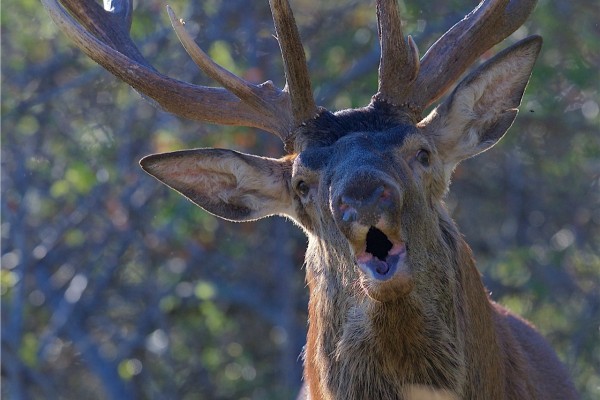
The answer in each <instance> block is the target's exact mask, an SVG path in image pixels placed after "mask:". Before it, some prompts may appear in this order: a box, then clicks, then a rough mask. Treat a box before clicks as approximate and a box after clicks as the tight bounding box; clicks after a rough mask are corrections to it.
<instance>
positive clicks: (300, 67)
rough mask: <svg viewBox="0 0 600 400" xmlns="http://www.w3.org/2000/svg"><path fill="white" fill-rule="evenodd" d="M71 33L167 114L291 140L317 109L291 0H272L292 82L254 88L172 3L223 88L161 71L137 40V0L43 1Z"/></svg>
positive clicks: (202, 63) (180, 28)
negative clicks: (213, 52)
mask: <svg viewBox="0 0 600 400" xmlns="http://www.w3.org/2000/svg"><path fill="white" fill-rule="evenodd" d="M42 3H43V4H44V6H45V7H46V9H47V10H48V12H49V14H50V16H51V17H52V19H53V20H54V21H55V23H56V24H57V25H58V26H59V27H60V28H61V30H62V31H63V32H65V33H66V34H67V36H69V38H70V39H71V40H73V41H74V42H75V44H76V45H77V46H78V47H79V48H80V49H81V50H82V51H83V52H84V53H86V54H87V55H88V56H89V57H90V58H92V59H93V60H94V61H96V62H97V63H98V64H100V65H102V66H103V67H104V68H106V69H107V70H108V71H110V72H111V73H112V74H114V75H116V76H117V77H118V78H120V79H122V80H123V81H125V82H126V83H128V84H129V85H130V86H132V87H133V88H134V89H136V90H137V91H138V92H140V93H141V94H143V95H144V96H145V97H147V98H149V99H151V100H152V101H153V102H154V103H156V104H157V105H158V106H160V107H161V108H162V109H164V110H165V111H168V112H170V113H173V114H176V115H179V116H181V117H185V118H189V119H193V120H198V121H205V122H212V123H216V124H225V125H239V126H251V127H256V128H260V129H263V130H265V131H268V132H270V133H273V134H275V135H276V136H278V137H279V138H280V139H282V140H283V141H284V142H285V141H286V139H287V138H288V136H289V135H290V133H291V132H292V131H293V130H294V129H295V128H296V127H297V126H298V125H300V124H301V123H302V122H303V121H304V120H305V119H307V118H310V117H312V116H313V115H314V113H315V112H316V106H315V103H314V100H313V98H312V92H311V89H310V80H309V77H308V72H307V67H306V61H305V57H304V50H303V48H302V45H301V43H300V36H299V34H298V29H297V27H296V24H295V22H294V17H293V15H292V13H291V10H290V7H289V4H288V3H287V1H272V2H271V11H272V13H273V19H274V21H275V26H276V30H277V35H278V37H279V43H280V46H281V49H282V55H283V57H284V65H285V73H286V80H287V83H286V86H285V88H284V89H283V90H280V89H278V88H276V87H275V86H274V85H273V83H272V82H271V81H267V82H264V83H263V84H260V85H254V84H252V83H250V82H247V81H245V80H244V79H242V78H240V77H238V76H236V75H234V74H232V73H231V72H229V71H227V70H225V69H224V68H222V67H220V66H219V65H217V64H216V63H214V61H212V60H211V59H210V57H208V55H206V53H204V52H203V51H202V50H201V49H200V48H199V47H198V46H197V45H196V43H195V42H194V40H193V39H192V38H191V36H190V35H189V34H188V32H187V31H186V30H185V27H184V23H183V21H181V20H178V19H177V17H176V16H175V14H174V12H173V10H172V9H171V8H170V7H167V11H168V13H169V18H170V19H171V23H172V25H173V28H174V29H175V32H176V33H177V36H178V37H179V39H180V41H181V43H182V44H183V46H184V47H185V49H186V51H187V52H188V54H190V56H191V57H192V59H193V60H194V62H195V63H196V64H197V65H198V66H199V67H200V69H201V70H202V71H204V72H205V73H206V74H207V75H209V76H210V77H211V78H213V79H214V80H215V81H217V82H219V83H220V84H221V85H222V86H223V88H214V87H206V86H199V85H193V84H190V83H186V82H182V81H179V80H176V79H173V78H170V77H168V76H166V75H163V74H161V73H159V72H158V71H157V70H156V69H155V68H154V67H153V66H152V65H151V64H150V63H149V62H148V61H147V60H146V59H145V58H144V57H143V55H142V54H141V52H140V51H139V49H138V48H137V47H136V45H135V44H134V43H133V41H132V40H131V37H130V35H129V30H130V27H131V19H132V0H126V1H125V0H105V1H104V9H102V8H101V7H100V6H99V5H98V4H97V3H96V2H95V1H94V0H60V2H59V0H42Z"/></svg>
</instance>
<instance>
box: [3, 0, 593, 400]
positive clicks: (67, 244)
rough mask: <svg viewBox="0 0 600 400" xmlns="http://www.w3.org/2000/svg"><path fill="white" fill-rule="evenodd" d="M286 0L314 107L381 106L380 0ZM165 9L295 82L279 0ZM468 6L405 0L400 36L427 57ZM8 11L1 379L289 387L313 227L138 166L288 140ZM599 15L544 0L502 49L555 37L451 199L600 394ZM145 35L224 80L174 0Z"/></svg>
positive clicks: (104, 388)
mask: <svg viewBox="0 0 600 400" xmlns="http://www.w3.org/2000/svg"><path fill="white" fill-rule="evenodd" d="M292 3H293V4H292V6H293V8H294V12H295V14H296V17H297V20H298V24H299V26H300V30H301V32H302V35H303V41H304V45H305V48H306V50H307V58H308V61H309V68H310V71H311V76H312V78H313V90H314V92H315V98H316V99H317V102H318V103H319V104H322V105H324V106H326V107H328V108H331V109H342V108H347V107H356V106H362V105H365V104H367V103H368V102H369V100H370V97H371V95H372V94H373V92H374V91H375V89H376V87H377V73H376V70H377V62H378V53H377V52H375V51H374V48H376V45H377V33H376V25H375V11H374V6H373V3H372V2H368V1H356V0H350V1H338V0H336V1H334V0H328V1H322V2H315V1H313V0H297V1H294V2H292ZM170 4H171V6H172V7H173V8H174V9H175V10H176V11H177V12H178V14H179V15H180V16H181V17H182V18H184V19H185V20H186V21H187V24H188V27H190V29H191V31H192V32H193V33H194V34H196V41H197V42H198V43H199V44H200V45H201V46H202V47H203V48H204V49H205V50H207V52H208V53H209V54H210V55H211V56H212V57H213V58H215V59H216V60H217V61H218V62H219V63H221V64H222V65H223V66H225V67H226V68H228V69H230V70H232V71H234V72H235V73H237V74H239V75H241V76H244V77H245V78H246V79H248V80H250V81H252V82H256V83H260V82H263V81H265V80H267V79H272V80H273V81H274V82H275V84H276V85H278V86H282V85H283V73H282V69H281V61H280V57H279V53H278V51H279V50H278V46H277V42H276V40H275V39H273V37H272V33H273V28H272V20H271V17H270V15H269V10H268V4H267V2H266V1H265V2H264V3H263V2H260V4H258V3H255V2H252V3H250V2H242V1H216V0H211V1H203V2H199V3H198V2H189V1H186V0H175V1H172V2H171V3H170ZM473 5H474V3H473V2H468V1H465V0H453V1H446V2H442V1H434V2H412V1H411V2H405V1H401V2H400V8H401V11H402V15H403V18H404V20H405V21H406V25H405V27H404V29H405V32H406V33H409V32H410V33H412V35H413V37H414V39H415V41H416V42H417V44H418V46H419V48H420V49H421V53H423V52H424V50H425V49H426V48H427V47H428V46H429V45H430V44H431V43H432V42H433V41H434V40H435V39H436V38H437V37H439V35H440V34H441V33H443V32H444V31H445V30H446V29H448V28H449V27H450V26H451V25H452V24H454V23H455V22H456V21H458V20H459V19H460V18H462V16H463V15H464V14H465V13H466V12H468V11H470V9H471V8H472V7H473ZM3 6H4V8H3V12H2V14H1V15H0V21H1V24H2V39H3V40H2V93H1V96H2V105H1V112H2V197H1V205H2V224H1V229H0V232H1V235H2V259H1V263H2V269H1V270H0V284H1V288H0V294H1V296H2V369H3V375H2V395H3V396H4V397H6V398H15V399H17V398H29V397H31V398H91V399H96V398H115V399H117V398H119V399H120V398H180V399H186V398H189V399H197V398H207V399H209V398H214V399H230V398H245V399H251V398H252V399H280V398H291V397H292V396H293V395H294V394H295V393H296V391H297V388H298V386H299V384H300V379H301V362H300V361H298V354H299V353H300V350H301V347H302V345H303V344H304V340H305V339H304V338H305V328H306V288H305V284H304V277H303V273H304V271H303V270H302V269H301V265H302V256H303V251H304V246H305V239H304V238H303V237H302V234H301V233H300V232H299V231H298V230H296V229H295V228H292V227H291V224H286V222H285V221H282V220H279V219H275V218H273V219H270V220H265V221H259V222H256V223H251V224H243V225H242V224H232V223H227V222H224V221H220V220H217V219H216V218H215V217H213V216H211V215H209V214H208V213H206V212H203V211H201V210H199V209H197V208H194V207H193V206H192V205H191V203H190V202H188V201H186V200H184V199H182V198H180V196H177V195H176V194H175V193H171V192H170V191H168V190H167V189H165V188H163V187H161V186H160V185H158V184H157V183H156V182H155V181H154V180H153V179H152V178H150V177H148V176H147V175H145V174H144V173H143V172H142V171H141V170H140V168H139V167H138V160H139V159H140V158H141V157H142V156H144V155H146V154H150V153H153V152H163V151H171V150H177V149H182V148H191V147H208V146H210V147H227V148H234V149H239V150H242V151H246V152H252V153H256V154H261V155H268V156H278V155H279V154H281V144H280V143H278V142H277V140H275V139H273V138H270V137H267V135H265V134H263V133H260V132H255V131H252V130H249V129H244V128H237V127H216V126H210V125H207V124H197V123H193V122H190V121H184V120H179V119H177V118H174V117H171V116H168V115H167V114H165V113H162V112H160V111H157V110H155V109H154V108H152V107H151V106H149V105H148V104H147V103H145V102H144V101H143V100H141V99H140V96H139V95H137V94H136V93H135V92H133V91H132V90H130V89H129V88H127V87H126V85H124V84H122V83H119V82H117V80H116V79H114V78H112V76H110V75H109V74H108V73H106V72H104V71H103V70H102V69H101V68H99V67H97V66H96V64H95V63H94V62H93V61H90V60H89V59H87V58H86V57H85V56H83V55H82V53H81V52H79V51H78V50H76V49H75V48H74V46H73V45H72V44H71V43H70V42H69V41H68V40H67V39H66V38H65V37H64V35H63V34H62V33H60V32H59V30H58V29H57V27H56V26H55V25H54V24H53V23H52V22H51V21H50V19H49V17H48V16H47V15H46V13H45V11H44V9H43V8H42V7H41V5H40V3H39V1H37V0H22V1H14V0H12V1H11V0H9V1H8V2H5V3H3ZM598 13H599V10H598V5H597V4H596V3H595V2H589V1H584V0H577V1H573V2H558V1H551V0H546V1H540V2H539V4H538V6H537V8H536V10H535V11H534V13H533V15H532V16H531V17H530V19H529V21H528V22H527V24H526V26H525V28H522V29H520V30H519V31H518V32H517V33H516V34H515V35H513V37H512V38H509V39H508V41H507V42H506V43H504V44H502V45H500V46H499V47H504V46H505V45H507V44H508V43H511V42H514V41H516V40H517V39H518V38H521V37H524V36H526V35H527V34H530V33H538V34H541V35H542V36H543V37H544V41H545V43H544V47H543V51H542V54H541V56H540V59H539V60H538V62H537V64H536V67H535V69H534V72H533V76H532V79H531V82H530V84H529V87H528V89H527V92H526V95H525V98H524V100H523V104H522V107H521V112H520V115H519V117H518V118H517V121H516V123H515V125H514V126H513V127H512V128H511V130H510V131H509V133H508V135H507V137H506V138H505V139H504V140H503V141H502V143H500V144H499V145H498V146H497V148H496V149H493V150H490V151H488V152H487V153H486V154H484V155H482V156H479V157H476V158H474V159H472V160H468V161H467V162H465V163H463V164H461V165H460V166H459V168H458V169H457V171H456V173H455V176H454V183H453V187H452V188H451V192H450V193H449V196H448V199H447V202H448V205H449V206H450V207H451V209H452V210H453V214H454V217H455V218H456V219H457V221H458V224H459V226H460V227H461V230H462V232H463V233H464V234H465V236H466V238H467V241H468V242H469V243H470V244H471V246H472V247H473V250H474V253H475V255H476V257H477V258H478V260H479V266H480V268H481V270H482V273H483V275H484V276H485V280H486V284H487V286H488V288H489V289H490V291H491V292H492V297H493V298H494V299H495V300H497V301H499V302H501V303H503V304H505V305H507V306H508V307H509V308H511V309H512V310H514V311H516V312H518V313H519V314H522V315H523V316H524V317H526V318H528V319H530V320H531V321H532V322H533V323H534V324H536V326H537V327H538V328H539V329H540V331H541V332H542V333H543V334H544V335H545V336H546V337H547V338H548V339H549V341H550V342H551V344H552V346H553V347H554V348H555V349H556V350H557V352H558V354H559V356H560V357H561V359H562V360H563V361H564V362H565V363H566V365H567V367H568V368H569V369H570V371H571V372H572V374H573V376H574V379H575V381H576V384H577V387H578V388H579V390H580V391H581V395H582V398H583V399H586V400H587V399H595V398H598V397H599V396H600V378H599V376H600V342H599V340H598V329H599V325H598V324H599V321H600V311H599V310H600V278H599V277H600V253H599V251H598V249H600V178H599V177H600V134H599V131H600V109H599V107H600V98H599V93H598V90H599V89H598V78H599V76H598V68H599V65H598V60H599V54H600V42H599V41H598V30H597V26H596V25H597V17H596V16H597V15H598ZM132 36H133V38H134V40H135V41H136V42H137V43H138V44H140V48H141V50H142V53H143V54H144V55H145V56H146V57H147V59H148V60H151V62H152V63H153V64H154V65H155V66H156V68H157V69H158V70H159V71H161V72H162V73H165V74H167V75H169V76H172V77H174V78H177V79H181V80H185V81H189V82H193V83H196V84H205V85H215V83H214V82H212V81H211V80H210V79H208V78H207V77H205V76H203V75H202V74H200V73H198V71H197V68H196V67H195V66H194V65H193V63H192V62H191V61H190V60H189V58H188V56H187V55H186V54H185V51H183V49H181V46H180V45H179V43H178V42H177V39H176V37H175V35H174V34H173V33H172V31H171V30H170V27H169V23H168V18H167V17H166V13H165V12H164V4H162V2H159V1H154V0H153V1H144V2H137V3H136V5H135V16H134V22H133V26H132ZM272 260H277V263H276V265H272V264H273V263H272V262H271V261H272Z"/></svg>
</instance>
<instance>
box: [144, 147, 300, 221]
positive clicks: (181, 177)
mask: <svg viewBox="0 0 600 400" xmlns="http://www.w3.org/2000/svg"><path fill="white" fill-rule="evenodd" d="M140 165H141V166H142V168H143V169H144V170H145V171H146V172H148V173H149V174H150V175H152V176H154V177H155V178H156V179H158V180H159V181H161V182H163V183H164V184H166V185H167V186H169V187H171V188H172V189H175V190H176V191H178V192H179V193H181V194H182V195H184V196H185V197H187V198H188V199H189V200H191V201H192V202H194V203H195V204H197V205H199V206H200V207H202V208H203V209H205V210H206V211H208V212H209V213H211V214H213V215H216V216H217V217H221V218H224V219H227V220H230V221H251V220H256V219H259V218H263V217H267V216H269V215H275V214H282V215H288V216H292V217H293V207H292V199H291V195H290V190H289V185H288V182H289V180H290V179H289V174H290V173H291V161H290V160H289V159H286V158H284V159H281V160H277V159H273V158H267V157H258V156H254V155H250V154H244V153H239V152H237V151H233V150H222V149H195V150H183V151H176V152H173V153H163V154H154V155H150V156H147V157H144V158H143V159H142V160H141V161H140Z"/></svg>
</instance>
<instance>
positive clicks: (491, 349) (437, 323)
mask: <svg viewBox="0 0 600 400" xmlns="http://www.w3.org/2000/svg"><path fill="white" fill-rule="evenodd" d="M436 214H437V213H436ZM437 216H438V218H435V219H434V220H435V221H438V223H437V224H436V227H437V228H436V229H427V232H419V233H415V232H413V233H412V234H411V236H412V237H413V240H417V241H418V242H420V243H421V244H422V245H424V246H426V248H425V250H426V251H420V252H418V254H411V256H412V258H411V266H412V268H413V273H414V275H415V288H414V290H413V291H412V292H411V293H410V294H409V295H408V296H405V297H401V298H400V299H398V300H397V301H394V302H390V303H380V302H376V301H374V300H372V299H370V298H369V297H367V296H366V295H365V294H364V292H363V291H362V290H361V288H360V285H359V284H358V275H357V272H356V267H355V265H354V261H353V257H352V255H351V254H350V251H349V250H347V247H348V246H347V245H345V244H343V243H341V242H342V241H341V240H340V243H339V244H338V245H333V246H332V244H331V243H324V242H323V241H321V240H320V239H319V238H318V237H312V238H311V240H310V244H309V248H308V252H307V279H308V285H309V289H310V303H309V324H310V325H309V333H308V343H307V349H306V354H305V357H306V359H305V363H306V379H307V380H308V384H309V387H310V394H311V397H310V398H311V399H313V400H315V399H358V398H361V399H365V398H372V399H417V398H436V397H434V395H435V396H438V397H437V398H444V399H453V398H470V397H469V395H470V394H473V393H472V390H471V389H469V386H470V384H469V383H467V381H470V380H475V381H479V382H482V381H483V382H492V385H493V384H494V382H497V378H495V379H491V375H494V374H496V375H497V374H498V371H497V370H496V371H492V370H491V369H490V368H489V366H490V365H493V362H492V361H493V358H496V357H497V355H496V351H495V349H496V348H497V343H496V339H495V335H494V332H493V329H491V326H492V325H493V321H492V316H491V309H490V303H489V301H488V300H487V297H486V294H485V291H484V288H483V286H482V284H481V281H480V278H479V274H478V272H477V270H476V268H475V266H474V262H473V259H472V257H471V252H470V249H469V247H468V246H467V245H466V243H465V242H464V241H463V240H462V238H461V237H460V235H459V234H458V232H457V231H456V228H455V226H454V224H453V223H452V222H451V221H450V219H449V218H447V217H446V216H445V213H443V214H437ZM405 222H408V221H405ZM421 226H422V224H421ZM417 236H420V237H417ZM329 237H331V236H329ZM409 243H411V242H410V241H409ZM413 243H414V241H413ZM332 249H333V250H332ZM461 287H462V290H461ZM476 326H477V328H476ZM486 327H488V328H487V329H486ZM473 332H477V335H476V337H475V335H474V333H473ZM466 344H468V345H466ZM477 352H479V354H477ZM482 354H485V357H488V358H489V359H487V360H481V357H482ZM488 361H489V362H490V363H491V364H490V363H488ZM474 364H479V365H477V366H475V365H474ZM467 365H469V368H468V370H470V371H474V372H470V373H467V368H466V366H467ZM468 374H471V375H473V376H470V375H468ZM475 375H477V376H475ZM490 389H492V388H490ZM421 390H423V391H424V392H420V391H421ZM493 390H494V389H492V391H493ZM495 390H497V389H495ZM415 393H421V395H422V394H423V393H425V394H424V396H425V397H419V396H420V395H419V394H415ZM490 393H492V392H490ZM357 394H360V395H357ZM357 396H359V397H357ZM440 396H441V397H440ZM465 396H466V397H465Z"/></svg>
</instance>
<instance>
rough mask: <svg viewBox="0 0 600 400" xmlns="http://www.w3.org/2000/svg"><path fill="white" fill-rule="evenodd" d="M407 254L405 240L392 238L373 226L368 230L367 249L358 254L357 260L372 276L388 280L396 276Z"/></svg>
mask: <svg viewBox="0 0 600 400" xmlns="http://www.w3.org/2000/svg"><path fill="white" fill-rule="evenodd" d="M405 255H406V246H405V244H404V243H403V242H400V241H394V240H392V239H390V238H389V237H388V236H387V235H386V234H385V233H383V232H382V231H381V230H379V229H377V228H375V227H374V226H372V227H371V228H369V231H368V232H367V237H366V247H365V250H364V251H363V252H362V253H360V254H357V255H356V260H357V262H358V266H359V267H360V269H361V270H362V271H363V272H365V273H366V274H367V275H368V276H370V277H371V278H374V279H377V280H387V279H389V278H390V277H392V276H394V273H395V272H396V270H397V269H398V265H399V264H400V263H402V262H403V261H404V256H405Z"/></svg>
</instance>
